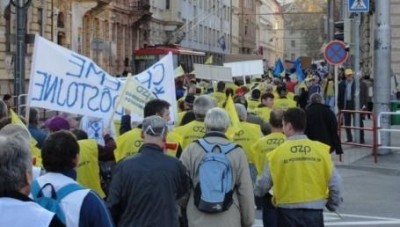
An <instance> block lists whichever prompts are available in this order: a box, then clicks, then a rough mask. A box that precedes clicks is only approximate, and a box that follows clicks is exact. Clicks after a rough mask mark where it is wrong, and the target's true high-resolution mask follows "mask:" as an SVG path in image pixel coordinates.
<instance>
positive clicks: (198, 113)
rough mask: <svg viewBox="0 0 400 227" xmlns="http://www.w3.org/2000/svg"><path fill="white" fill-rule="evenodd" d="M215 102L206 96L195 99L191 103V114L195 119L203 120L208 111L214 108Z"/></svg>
mask: <svg viewBox="0 0 400 227" xmlns="http://www.w3.org/2000/svg"><path fill="white" fill-rule="evenodd" d="M215 106H216V105H215V102H214V101H213V100H212V99H211V98H210V97H209V96H207V95H201V96H199V97H197V98H196V99H195V100H194V102H193V113H194V115H195V117H196V119H200V120H202V119H204V117H205V116H206V113H207V111H208V110H209V109H211V108H213V107H215Z"/></svg>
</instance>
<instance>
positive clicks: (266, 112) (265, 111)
mask: <svg viewBox="0 0 400 227" xmlns="http://www.w3.org/2000/svg"><path fill="white" fill-rule="evenodd" d="M253 113H254V114H255V115H257V116H259V117H261V119H263V120H264V121H265V122H269V116H270V115H271V109H270V108H269V107H266V106H263V107H258V108H256V109H254V111H253Z"/></svg>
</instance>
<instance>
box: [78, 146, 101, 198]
mask: <svg viewBox="0 0 400 227" xmlns="http://www.w3.org/2000/svg"><path fill="white" fill-rule="evenodd" d="M78 144H79V150H80V151H79V164H78V167H77V168H76V172H77V178H76V180H77V181H78V182H79V183H80V184H81V185H83V186H85V187H87V188H90V189H92V190H93V191H95V192H96V193H97V194H98V195H99V196H100V197H101V198H104V197H106V195H105V193H104V191H103V189H102V188H101V184H100V168H99V149H98V147H97V142H96V140H95V139H87V140H79V141H78Z"/></svg>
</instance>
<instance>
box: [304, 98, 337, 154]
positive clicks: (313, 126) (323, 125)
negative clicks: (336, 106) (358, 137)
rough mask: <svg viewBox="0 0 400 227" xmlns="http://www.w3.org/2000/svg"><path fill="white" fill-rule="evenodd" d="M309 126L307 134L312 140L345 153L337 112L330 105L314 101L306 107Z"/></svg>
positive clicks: (332, 149)
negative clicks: (339, 131)
mask: <svg viewBox="0 0 400 227" xmlns="http://www.w3.org/2000/svg"><path fill="white" fill-rule="evenodd" d="M306 114H307V127H306V130H305V134H306V135H307V137H308V138H309V139H311V140H317V141H320V142H322V143H325V144H327V145H329V146H330V147H331V152H333V151H336V154H343V150H342V145H341V143H340V139H339V136H338V133H337V130H338V125H337V120H336V116H335V114H334V113H333V112H332V111H331V110H330V108H329V106H328V105H324V104H321V103H312V104H310V105H309V106H308V107H307V109H306Z"/></svg>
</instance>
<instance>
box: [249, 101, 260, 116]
mask: <svg viewBox="0 0 400 227" xmlns="http://www.w3.org/2000/svg"><path fill="white" fill-rule="evenodd" d="M260 103H261V102H260V101H259V100H252V99H248V100H247V109H248V111H249V112H251V113H254V110H255V109H256V108H257V107H258V105H260Z"/></svg>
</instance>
